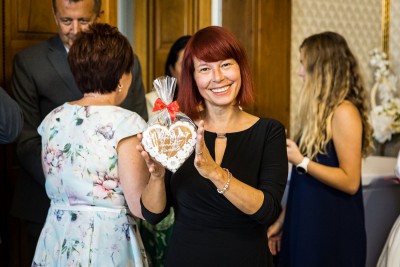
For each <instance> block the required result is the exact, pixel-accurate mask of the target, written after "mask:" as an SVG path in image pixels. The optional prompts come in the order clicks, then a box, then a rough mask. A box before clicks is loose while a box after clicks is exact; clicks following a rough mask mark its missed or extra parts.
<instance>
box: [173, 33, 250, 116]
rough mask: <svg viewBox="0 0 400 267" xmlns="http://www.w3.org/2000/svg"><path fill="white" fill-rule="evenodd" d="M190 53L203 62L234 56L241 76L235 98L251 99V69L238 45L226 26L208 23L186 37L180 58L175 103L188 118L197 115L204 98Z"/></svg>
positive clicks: (240, 99) (245, 101)
mask: <svg viewBox="0 0 400 267" xmlns="http://www.w3.org/2000/svg"><path fill="white" fill-rule="evenodd" d="M194 57H196V58H198V59H200V60H204V61H206V62H216V61H219V60H225V59H230V58H232V59H234V60H235V61H236V62H237V63H238V65H239V67H240V75H241V79H242V86H241V88H240V91H239V94H238V96H237V99H236V100H237V102H238V103H239V102H240V105H241V106H243V107H246V106H248V105H250V104H251V103H252V102H253V98H254V97H253V82H252V77H251V71H250V66H249V64H248V60H247V56H246V53H245V51H244V49H243V47H242V45H241V44H240V42H239V40H238V39H237V38H236V37H235V36H234V35H233V34H232V33H231V32H230V31H228V30H227V29H225V28H223V27H220V26H209V27H206V28H203V29H201V30H199V31H198V32H196V33H195V34H194V35H193V36H192V38H190V40H189V42H188V44H187V45H186V48H185V54H184V57H183V62H182V74H181V75H182V77H181V81H182V83H181V86H182V88H180V89H179V90H180V91H179V94H178V103H179V106H180V109H181V110H182V112H184V113H185V114H186V115H188V116H189V117H190V118H191V119H193V120H196V119H198V118H199V113H198V107H199V105H201V104H203V102H204V99H203V97H202V96H201V95H200V93H199V89H198V88H197V85H196V81H195V79H194V75H193V73H194V61H193V58H194Z"/></svg>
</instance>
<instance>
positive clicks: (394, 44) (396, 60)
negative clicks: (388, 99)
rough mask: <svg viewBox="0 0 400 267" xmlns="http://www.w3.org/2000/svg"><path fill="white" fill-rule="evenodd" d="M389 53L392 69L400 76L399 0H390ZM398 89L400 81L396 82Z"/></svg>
mask: <svg viewBox="0 0 400 267" xmlns="http://www.w3.org/2000/svg"><path fill="white" fill-rule="evenodd" d="M389 55H390V62H391V63H392V70H393V71H394V73H395V74H397V77H398V78H399V76H400V1H399V0H392V1H390V31H389ZM397 88H398V89H400V82H397Z"/></svg>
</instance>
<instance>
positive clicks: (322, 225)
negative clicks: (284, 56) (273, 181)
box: [268, 32, 372, 267]
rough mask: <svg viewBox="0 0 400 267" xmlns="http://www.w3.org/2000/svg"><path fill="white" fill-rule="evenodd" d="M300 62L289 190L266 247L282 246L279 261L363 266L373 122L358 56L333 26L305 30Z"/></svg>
mask: <svg viewBox="0 0 400 267" xmlns="http://www.w3.org/2000/svg"><path fill="white" fill-rule="evenodd" d="M300 62H301V64H302V68H301V70H300V72H299V75H300V76H301V77H302V78H303V80H304V86H303V90H302V92H301V94H302V95H301V99H300V103H299V113H298V115H299V119H298V121H299V123H300V124H299V125H300V127H299V132H298V133H297V135H296V138H295V140H296V142H294V141H292V140H289V139H288V140H287V153H288V159H289V161H290V162H291V163H292V164H293V169H292V173H291V180H290V187H289V195H288V201H287V206H286V209H285V211H284V212H283V213H282V214H281V216H280V218H279V219H278V220H277V221H276V222H275V223H274V224H273V225H272V226H271V227H270V228H269V230H268V236H269V237H270V241H269V246H270V250H271V252H272V253H273V254H275V253H276V252H277V251H278V250H279V249H280V250H281V253H280V257H279V266H307V267H313V266H316V267H317V266H318V267H320V266H341V267H345V266H353V267H355V266H360V267H363V266H365V258H366V233H365V225H364V207H363V198H362V188H361V159H362V157H363V156H365V155H367V154H368V152H369V150H370V146H371V131H372V130H371V126H370V124H369V122H368V108H367V98H366V94H365V90H364V88H363V85H362V82H361V78H360V73H359V71H358V64H357V61H356V59H355V57H354V56H353V54H352V52H351V51H350V49H349V47H348V45H347V43H346V40H345V39H344V38H343V37H342V36H341V35H339V34H337V33H334V32H323V33H320V34H315V35H312V36H310V37H308V38H306V39H305V40H304V41H303V43H302V45H301V46H300ZM282 230H283V231H282ZM281 231H282V232H283V235H282V240H280V233H281ZM280 241H282V245H281V247H279V246H277V245H279V243H280Z"/></svg>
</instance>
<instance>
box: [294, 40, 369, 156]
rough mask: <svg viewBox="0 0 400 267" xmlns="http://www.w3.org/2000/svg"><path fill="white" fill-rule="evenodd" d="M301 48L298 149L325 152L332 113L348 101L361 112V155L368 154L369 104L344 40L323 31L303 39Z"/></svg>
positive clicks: (329, 133) (329, 137)
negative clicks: (302, 75)
mask: <svg viewBox="0 0 400 267" xmlns="http://www.w3.org/2000/svg"><path fill="white" fill-rule="evenodd" d="M300 50H301V51H302V53H303V56H304V59H303V65H304V70H305V77H306V78H305V82H304V86H303V89H302V94H301V97H300V104H299V112H298V115H299V119H298V121H299V122H300V129H299V132H298V133H297V134H296V140H297V141H298V143H299V148H300V151H301V152H302V153H303V154H305V155H307V156H308V157H310V158H313V157H314V156H316V155H317V154H318V153H323V154H325V153H326V152H327V151H326V147H327V144H328V143H329V141H330V140H331V139H332V125H331V124H332V116H333V113H334V111H335V109H336V108H337V107H338V106H339V105H340V104H341V103H343V101H345V100H348V101H350V102H351V103H353V104H354V105H355V106H356V107H357V109H358V110H359V112H360V116H361V121H362V126H363V136H362V154H363V156H366V155H368V154H369V152H370V151H371V148H372V140H371V139H372V127H371V125H370V123H369V105H368V102H367V95H366V92H365V89H364V87H363V85H362V78H361V76H360V73H359V70H358V64H357V61H356V59H355V57H354V56H353V54H352V52H351V51H350V49H349V47H348V45H347V42H346V40H345V39H344V38H343V37H342V36H341V35H339V34H337V33H334V32H323V33H319V34H315V35H312V36H310V37H308V38H306V39H305V40H304V41H303V43H302V44H301V46H300Z"/></svg>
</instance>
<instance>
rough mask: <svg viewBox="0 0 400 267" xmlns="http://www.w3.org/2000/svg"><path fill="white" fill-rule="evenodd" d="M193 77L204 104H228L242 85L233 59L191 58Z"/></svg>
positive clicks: (234, 102)
mask: <svg viewBox="0 0 400 267" xmlns="http://www.w3.org/2000/svg"><path fill="white" fill-rule="evenodd" d="M193 63H194V79H195V81H196V84H197V87H198V89H199V93H200V95H201V96H202V97H203V98H204V101H205V103H206V105H213V106H230V105H235V104H236V97H237V95H238V93H239V91H240V88H241V85H242V79H241V76H240V67H239V65H238V64H237V62H236V61H235V60H234V59H225V60H220V61H216V62H205V61H203V60H200V59H198V58H196V57H194V58H193Z"/></svg>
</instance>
